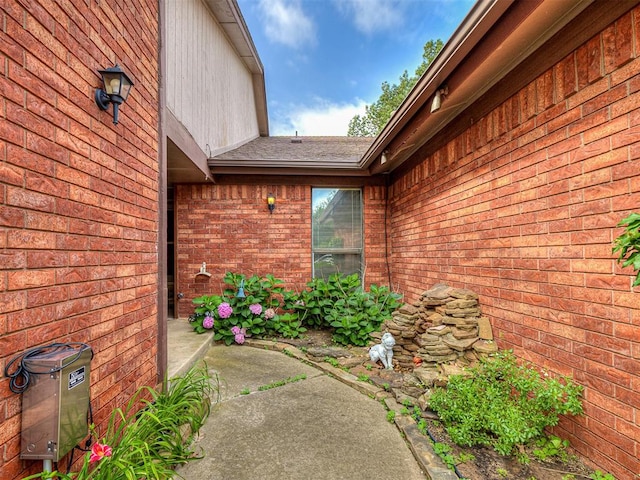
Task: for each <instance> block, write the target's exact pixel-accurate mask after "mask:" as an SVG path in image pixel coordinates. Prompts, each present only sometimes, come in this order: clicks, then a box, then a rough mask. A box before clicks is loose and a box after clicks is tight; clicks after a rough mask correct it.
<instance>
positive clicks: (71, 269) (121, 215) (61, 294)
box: [0, 0, 159, 480]
mask: <svg viewBox="0 0 640 480" xmlns="http://www.w3.org/2000/svg"><path fill="white" fill-rule="evenodd" d="M134 13H135V14H134ZM157 19H158V2H156V1H152V0H127V1H126V2H116V3H115V4H114V3H113V2H96V1H91V2H88V1H75V0H71V1H68V2H51V1H45V0H42V1H40V0H28V1H26V0H25V1H18V0H3V2H2V5H1V6H0V368H2V373H4V367H5V365H6V363H7V362H8V361H9V359H10V358H12V357H13V356H14V355H16V354H19V353H21V352H24V351H25V350H26V349H28V348H31V347H35V346H38V345H42V344H48V343H51V342H69V341H77V342H86V343H88V344H89V345H90V346H91V347H92V348H93V350H94V352H95V358H94V359H93V361H92V363H91V368H92V371H91V398H92V406H93V410H94V414H95V422H96V424H97V426H98V432H102V431H103V428H104V427H105V426H106V425H105V419H106V417H107V416H108V415H109V413H110V412H111V410H112V409H113V408H114V407H116V406H123V405H124V404H125V403H126V402H127V401H128V399H129V396H130V395H131V394H132V393H133V392H134V391H135V390H136V389H137V388H138V387H140V386H142V385H155V384H156V382H157V366H156V353H157V291H158V285H157V252H156V245H157V241H158V233H157V232H158V210H157V205H158V200H157V198H158V160H157V157H158V134H157V131H158V106H157V105H158V79H159V75H158V62H157V58H158V41H157V39H158V30H159V29H158V20H157ZM118 32H122V33H118ZM116 61H117V62H118V63H119V64H120V65H121V66H122V67H123V69H124V70H125V71H126V72H127V73H128V74H129V75H130V76H131V77H132V78H133V80H134V82H135V86H134V87H133V90H132V93H131V95H130V97H129V99H128V100H127V102H126V103H125V104H124V105H123V106H122V108H121V112H120V123H119V124H118V125H117V126H114V125H113V123H112V118H111V108H110V109H109V111H107V112H102V111H101V110H99V109H98V107H97V106H96V104H95V102H94V99H93V96H94V92H95V88H96V87H98V86H99V75H98V73H97V70H99V69H103V68H106V67H110V66H112V65H113V63H114V62H116ZM8 384H9V382H8V380H7V379H6V378H4V376H3V378H0V425H1V427H2V428H0V472H1V474H0V477H2V478H3V479H6V480H10V479H17V478H23V477H24V476H26V475H28V474H30V473H35V472H37V471H39V470H41V469H42V462H40V461H35V462H34V461H22V460H20V459H19V458H18V455H19V451H20V428H21V425H20V423H21V422H20V404H21V398H20V396H19V395H17V394H14V393H12V392H10V391H9V388H8ZM78 457H79V455H76V458H78ZM62 462H64V463H61V468H62V466H64V467H65V468H66V459H63V461H62Z"/></svg>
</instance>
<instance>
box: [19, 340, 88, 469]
mask: <svg viewBox="0 0 640 480" xmlns="http://www.w3.org/2000/svg"><path fill="white" fill-rule="evenodd" d="M92 356H93V354H92V351H91V349H90V348H89V347H86V346H83V347H81V348H72V347H64V348H61V349H56V350H54V351H51V352H44V353H42V354H41V355H37V356H35V355H34V356H31V357H29V358H26V359H25V360H24V363H25V367H26V368H28V370H29V371H31V372H38V373H37V374H33V375H31V376H30V378H29V387H28V388H27V389H26V390H25V391H24V393H23V394H22V434H21V449H20V458H23V459H31V460H52V461H54V462H57V461H59V460H60V459H61V458H62V457H64V456H65V455H66V454H67V453H68V452H69V451H71V449H73V447H75V446H76V445H77V443H78V442H79V441H80V440H82V439H83V438H85V437H86V436H87V433H88V431H89V428H88V422H87V413H88V410H89V383H90V382H89V366H90V363H91V357H92ZM47 372H49V373H47Z"/></svg>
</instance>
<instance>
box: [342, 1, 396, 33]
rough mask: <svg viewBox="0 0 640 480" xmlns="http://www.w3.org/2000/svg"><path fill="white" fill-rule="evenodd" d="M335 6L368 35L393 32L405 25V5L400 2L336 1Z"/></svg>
mask: <svg viewBox="0 0 640 480" xmlns="http://www.w3.org/2000/svg"><path fill="white" fill-rule="evenodd" d="M333 3H334V5H335V6H336V8H337V9H338V11H340V13H342V14H343V15H345V16H347V17H352V21H353V23H354V25H355V27H356V28H357V29H358V30H359V31H361V32H362V33H365V34H367V35H370V34H373V33H377V32H379V31H384V30H393V29H395V28H398V27H400V26H402V24H403V23H404V12H403V4H402V3H401V2H399V1H398V0H334V2H333Z"/></svg>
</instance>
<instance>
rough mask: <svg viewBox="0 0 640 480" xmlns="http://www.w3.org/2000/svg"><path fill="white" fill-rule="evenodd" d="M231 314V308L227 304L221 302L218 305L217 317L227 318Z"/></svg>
mask: <svg viewBox="0 0 640 480" xmlns="http://www.w3.org/2000/svg"><path fill="white" fill-rule="evenodd" d="M232 313H233V308H231V305H229V304H228V303H227V302H222V303H221V304H220V305H218V315H220V318H229V317H230V316H231V314H232Z"/></svg>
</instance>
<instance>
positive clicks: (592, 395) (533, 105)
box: [390, 9, 640, 480]
mask: <svg viewBox="0 0 640 480" xmlns="http://www.w3.org/2000/svg"><path fill="white" fill-rule="evenodd" d="M639 25H640V9H635V10H634V11H632V12H630V13H628V14H626V15H624V16H623V17H621V18H620V19H619V20H618V21H616V22H615V23H614V24H613V25H611V26H610V27H608V28H607V29H606V30H604V31H603V32H601V33H600V34H599V35H598V36H596V37H594V38H593V39H591V40H590V41H589V42H587V43H586V44H585V45H583V46H581V47H580V48H578V49H577V50H576V51H575V52H573V53H572V54H571V55H569V56H568V57H566V58H565V59H563V60H562V61H561V62H559V63H558V64H557V65H555V66H554V67H553V68H551V69H549V70H548V71H546V72H545V73H544V74H542V75H540V77H538V78H536V79H533V80H532V82H531V83H530V84H529V85H528V86H527V87H525V88H523V89H522V90H521V91H520V92H518V93H517V94H516V95H514V96H513V97H512V98H509V99H508V100H506V101H505V102H504V103H503V104H502V105H500V106H499V107H498V108H496V109H495V110H494V111H492V112H491V113H489V114H488V115H486V116H485V117H484V118H480V119H478V120H477V121H476V122H475V123H474V124H473V125H472V126H471V127H470V128H468V129H467V130H466V131H465V132H463V133H462V134H461V135H460V136H458V137H457V138H455V139H454V140H453V141H451V142H449V144H448V145H445V146H444V147H442V148H441V149H440V150H438V151H436V152H434V153H433V154H431V155H430V156H429V157H427V158H424V159H421V160H422V161H421V162H420V163H419V164H418V165H417V166H415V167H414V168H413V169H411V170H410V171H408V172H406V173H405V174H404V175H403V176H402V177H400V178H397V179H395V181H394V182H393V184H392V185H391V187H390V229H391V232H392V241H391V250H392V253H391V266H392V267H391V268H392V278H393V281H394V282H397V283H399V285H400V287H401V290H403V291H404V292H405V293H406V295H407V299H408V300H416V299H417V298H418V295H419V294H420V293H421V292H422V291H423V290H424V289H425V288H426V287H428V286H431V285H433V284H434V283H436V282H446V283H448V284H450V285H452V286H456V287H468V288H471V289H473V290H475V291H477V292H478V293H479V294H480V299H481V304H482V308H483V311H484V312H485V313H486V314H487V315H488V316H489V317H490V318H491V320H492V323H493V327H494V330H495V333H496V337H497V339H498V343H499V346H500V347H501V348H510V349H514V351H515V352H516V353H517V354H518V355H519V356H521V357H522V358H525V359H528V360H531V361H533V362H535V363H536V364H537V365H539V366H541V367H544V368H546V369H548V370H549V371H551V372H554V373H556V374H562V375H571V376H573V377H574V378H575V379H576V380H577V381H578V382H579V383H580V384H582V385H584V387H585V391H584V396H585V402H584V406H585V415H584V416H583V417H579V418H577V419H563V420H562V422H561V424H560V426H559V427H557V428H558V431H559V433H561V434H562V435H566V436H567V437H568V438H569V439H570V441H571V444H572V445H573V446H574V447H575V448H576V449H577V451H578V452H579V453H580V454H581V455H582V456H584V457H585V458H587V459H589V460H590V461H592V462H594V464H595V465H597V466H599V467H600V468H601V469H603V470H607V471H610V472H612V473H613V474H615V475H616V478H618V479H621V480H622V479H631V478H635V477H634V475H635V474H637V473H638V472H640V393H639V392H640V388H639V387H640V289H638V288H636V289H632V288H631V283H632V277H633V271H632V270H631V269H629V268H627V269H621V268H620V267H619V266H618V265H617V264H616V262H615V260H614V256H613V255H612V253H611V249H612V244H613V240H614V238H615V237H616V236H618V235H619V234H620V233H621V231H622V229H620V228H617V227H616V224H617V223H618V222H619V221H620V220H621V219H622V218H624V217H625V216H627V215H628V214H629V213H630V212H632V211H638V210H640V182H639V181H638V179H639V174H640V160H639V159H640V143H639V142H638V139H639V138H640V109H639V108H638V107H639V105H640V93H639V90H640V76H639V75H638V72H640V58H638V55H637V53H636V52H640V33H639V32H640V29H639V28H638V26H639Z"/></svg>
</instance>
